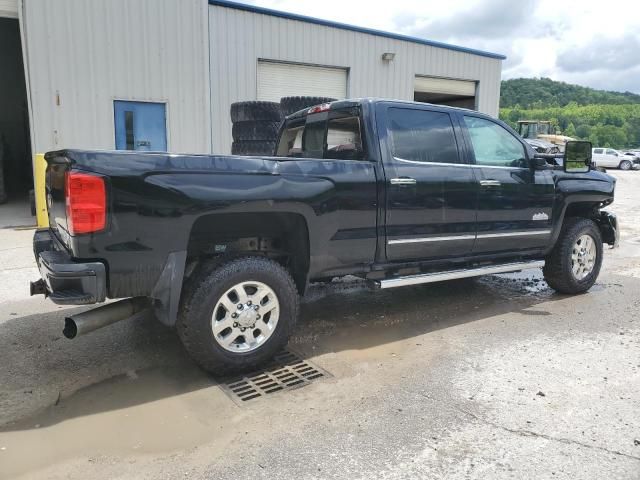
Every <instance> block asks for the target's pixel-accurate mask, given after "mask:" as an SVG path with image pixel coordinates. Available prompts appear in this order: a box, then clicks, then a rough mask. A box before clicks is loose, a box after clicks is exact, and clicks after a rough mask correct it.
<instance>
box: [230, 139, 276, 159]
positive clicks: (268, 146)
mask: <svg viewBox="0 0 640 480" xmlns="http://www.w3.org/2000/svg"><path fill="white" fill-rule="evenodd" d="M275 151H276V142H267V141H263V140H258V141H249V140H245V141H242V142H233V144H231V153H232V154H233V155H247V156H256V155H257V156H269V157H271V156H273V155H274V154H275Z"/></svg>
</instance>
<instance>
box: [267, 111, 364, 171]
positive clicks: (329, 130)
mask: <svg viewBox="0 0 640 480" xmlns="http://www.w3.org/2000/svg"><path fill="white" fill-rule="evenodd" d="M361 132H362V129H361V125H360V118H359V117H358V116H355V115H353V114H351V113H346V112H345V113H341V112H340V111H332V112H323V113H319V114H313V115H308V116H307V117H305V118H297V119H294V120H291V121H290V122H289V123H288V124H287V125H286V126H285V129H284V131H283V132H282V135H281V136H280V142H279V143H278V149H277V153H276V154H277V155H278V156H279V157H298V158H320V159H334V160H360V159H362V158H364V155H363V142H362V133H361Z"/></svg>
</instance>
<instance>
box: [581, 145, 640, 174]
mask: <svg viewBox="0 0 640 480" xmlns="http://www.w3.org/2000/svg"><path fill="white" fill-rule="evenodd" d="M592 163H593V165H595V166H596V167H605V168H619V169H620V170H631V169H634V170H637V169H639V168H640V159H638V158H637V157H635V156H634V155H629V154H625V153H622V152H619V151H618V150H614V149H613V148H594V149H593V159H592Z"/></svg>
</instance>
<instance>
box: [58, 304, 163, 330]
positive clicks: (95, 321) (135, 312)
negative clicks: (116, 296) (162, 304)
mask: <svg viewBox="0 0 640 480" xmlns="http://www.w3.org/2000/svg"><path fill="white" fill-rule="evenodd" d="M150 312H151V303H150V302H149V299H148V298H147V297H133V298H126V299H124V300H120V301H118V302H113V303H110V304H108V305H104V306H102V307H98V308H94V309H93V310H88V311H86V312H82V313H79V314H77V315H71V316H70V317H66V318H65V319H64V330H62V334H63V335H64V336H65V337H67V338H69V339H71V338H76V337H77V336H78V335H84V334H85V333H89V332H93V331H94V330H97V329H99V328H102V327H106V326H107V325H111V324H112V323H116V322H119V321H121V320H127V319H130V318H132V317H138V316H142V315H146V314H147V313H150Z"/></svg>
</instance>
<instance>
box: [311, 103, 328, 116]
mask: <svg viewBox="0 0 640 480" xmlns="http://www.w3.org/2000/svg"><path fill="white" fill-rule="evenodd" d="M330 109H331V104H330V103H323V104H322V105H316V106H315V107H311V108H310V109H309V110H307V114H311V113H320V112H327V111H329V110H330Z"/></svg>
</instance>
